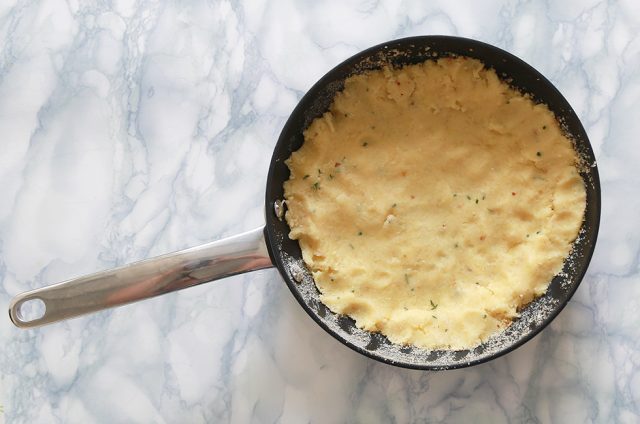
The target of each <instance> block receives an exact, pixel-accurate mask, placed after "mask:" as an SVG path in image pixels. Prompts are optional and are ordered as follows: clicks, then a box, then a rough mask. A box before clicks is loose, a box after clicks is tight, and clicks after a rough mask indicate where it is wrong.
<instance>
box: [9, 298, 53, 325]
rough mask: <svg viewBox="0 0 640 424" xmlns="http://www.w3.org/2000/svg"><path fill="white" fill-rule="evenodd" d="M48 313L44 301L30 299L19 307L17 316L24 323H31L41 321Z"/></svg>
mask: <svg viewBox="0 0 640 424" xmlns="http://www.w3.org/2000/svg"><path fill="white" fill-rule="evenodd" d="M46 311H47V307H46V305H45V304H44V302H43V301H42V299H37V298H36V299H28V300H25V301H24V302H22V303H21V304H20V305H18V309H17V311H16V312H17V316H18V318H19V319H20V321H22V322H30V321H35V320H37V319H40V318H42V317H43V316H44V313H45V312H46Z"/></svg>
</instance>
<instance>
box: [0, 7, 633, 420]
mask: <svg viewBox="0 0 640 424" xmlns="http://www.w3.org/2000/svg"><path fill="white" fill-rule="evenodd" d="M419 34H455V35H460V36H465V37H472V38H476V39H479V40H482V41H485V42H489V43H491V44H494V45H497V46H498V47H501V48H504V49H506V50H508V51H510V52H512V53H514V54H516V55H518V56H520V57H521V58H522V59H524V60H525V61H527V62H528V63H530V64H532V65H533V66H534V67H536V68H537V69H538V70H540V71H541V72H542V73H543V74H545V75H546V76H547V77H548V78H549V79H550V80H551V81H552V82H553V83H554V84H556V85H557V87H558V88H559V89H560V90H561V91H562V93H563V94H564V95H565V96H566V97H567V99H568V100H569V102H570V103H571V104H572V105H573V107H574V108H575V110H576V111H577V113H578V114H579V116H580V118H581V119H582V121H583V124H584V125H585V127H586V129H587V132H588V134H589V136H590V138H591V141H592V144H593V147H594V150H595V153H596V156H597V158H598V164H599V168H600V176H601V181H602V194H603V215H602V226H601V233H600V238H599V242H598V246H597V248H596V252H595V256H594V258H593V261H592V265H591V267H590V270H589V272H588V274H587V276H586V277H585V279H584V281H583V283H582V286H581V287H580V289H579V290H578V292H577V294H576V295H575V297H574V298H573V300H572V301H571V302H570V304H569V305H568V307H567V308H566V309H565V310H564V311H563V312H562V313H561V315H560V316H559V317H558V318H557V319H556V320H555V321H554V322H553V323H552V324H551V325H550V327H548V329H546V330H545V331H544V332H543V333H541V334H540V335H539V336H537V337H536V338H535V339H534V340H533V341H531V342H529V343H528V344H527V345H525V346H524V347H522V348H520V349H518V350H516V351H515V352H513V353H511V354H509V355H507V356H505V357H502V358H500V359H497V360H495V361H493V362H490V363H487V364H484V365H480V366H476V367H473V368H469V369H463V370H457V371H448V372H440V373H430V372H420V371H409V370H403V369H399V368H394V367H390V366H387V365H384V364H380V363H377V362H375V361H372V360H369V359H367V358H364V357H362V356H360V355H358V354H356V353H354V352H352V351H350V350H349V349H348V348H346V347H344V346H342V345H341V344H339V343H338V342H337V341H335V340H334V339H333V338H331V337H330V336H328V335H327V334H325V333H324V332H323V330H321V329H320V328H319V327H318V326H317V325H316V324H314V322H313V321H312V320H311V319H310V318H309V317H308V316H307V315H306V314H305V313H304V311H302V309H301V308H300V307H299V306H298V304H297V303H296V302H295V300H294V299H293V297H292V296H291V294H290V293H289V291H288V289H287V288H286V286H285V285H284V284H283V282H282V280H281V279H280V277H279V276H278V274H277V272H276V271H275V270H266V271H259V272H256V273H253V274H248V275H243V276H236V277H232V278H229V279H226V280H224V281H219V282H215V283H212V284H208V285H203V286H200V287H196V288H192V289H189V290H186V291H183V292H180V293H178V294H172V295H167V296H164V297H161V298H156V299H153V300H149V301H145V302H142V303H138V304H134V305H129V306H126V307H122V308H119V309H116V310H113V311H109V312H104V313H100V314H97V315H93V316H88V317H84V318H79V319H74V320H70V321H67V322H64V323H61V324H56V325H52V326H49V327H46V328H41V329H37V330H29V331H24V330H18V329H16V328H15V327H13V326H12V325H11V324H10V322H9V320H8V318H5V319H2V320H0V340H1V341H2V343H1V344H0V405H2V408H1V409H0V423H1V422H3V421H4V422H7V423H9V422H10V423H58V422H59V423H62V422H64V423H93V422H96V423H103V422H104V423H119V422H122V423H175V422H185V423H199V422H226V421H231V422H238V423H244V422H285V423H299V422H314V423H325V422H326V423H338V422H363V423H376V422H380V423H388V422H398V423H403V422H447V423H451V422H474V421H475V422H488V423H508V422H513V423H518V422H544V423H546V422H558V423H567V422H597V423H610V422H621V423H636V422H640V330H639V329H638V328H639V325H638V323H640V269H639V259H638V257H639V256H638V255H639V252H640V220H639V219H638V216H639V212H640V195H639V193H638V187H639V184H640V166H639V165H638V164H640V144H639V143H638V141H637V139H638V134H640V119H638V112H639V111H640V108H639V107H640V104H639V103H640V71H639V70H640V37H639V35H638V34H640V6H639V5H638V3H637V2H633V1H631V0H627V1H620V2H613V1H610V2H607V1H593V0H589V1H563V2H542V1H527V2H525V1H520V2H509V1H506V0H490V1H483V2H471V1H461V0H450V1H440V2H423V1H385V2H382V1H378V2H374V1H359V2H343V1H327V2H312V1H306V2H296V1H293V0H274V1H266V0H257V1H249V0H240V1H233V2H227V1H203V0H189V1H164V0H113V1H108V2H107V1H98V0H95V1H80V0H66V1H63V0H42V1H33V0H31V1H25V0H3V1H2V2H0V137H1V140H0V199H1V201H0V309H4V310H6V307H7V306H8V303H9V300H10V298H11V297H12V296H13V295H15V294H17V293H19V292H22V291H25V290H28V289H31V288H35V287H41V286H43V285H45V284H49V283H51V282H57V281H60V280H64V279H67V278H70V277H74V276H78V275H81V274H85V273H89V272H93V271H97V270H101V269H106V268H109V267H113V266H116V265H120V264H124V263H127V262H131V261H134V260H137V259H141V258H145V257H150V256H153V255H157V254H161V253H165V252H169V251H173V250H177V249H180V248H184V247H188V246H194V245H197V244H201V243H204V242H207V241H210V240H214V239H218V238H221V237H224V236H228V235H232V234H236V233H239V232H242V231H244V230H249V229H251V228H254V227H257V226H259V225H260V224H261V223H262V219H263V218H262V215H263V213H264V211H263V204H262V202H263V190H264V186H265V179H266V173H267V167H268V164H269V159H270V156H271V149H272V147H273V146H274V143H275V141H276V139H277V136H278V134H279V132H280V129H281V128H282V125H283V124H284V122H285V120H286V118H287V116H288V114H289V113H290V112H291V110H292V109H293V107H294V106H295V104H296V102H297V101H298V99H299V98H300V97H301V96H302V95H303V94H304V92H305V90H307V89H308V88H309V87H310V86H311V85H312V84H313V83H314V82H315V81H316V80H317V79H318V78H319V77H321V76H322V75H323V74H324V73H325V72H326V71H327V70H328V69H330V68H331V67H333V66H334V65H336V64H337V63H339V62H340V61H341V60H343V59H345V58H347V57H348V56H350V55H352V54H354V53H356V52H358V51H360V50H362V49H364V48H366V47H369V46H371V45H374V44H377V43H379V42H383V41H386V40H390V39H393V38H399V37H403V36H409V35H419Z"/></svg>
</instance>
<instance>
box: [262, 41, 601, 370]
mask: <svg viewBox="0 0 640 424" xmlns="http://www.w3.org/2000/svg"><path fill="white" fill-rule="evenodd" d="M447 41H452V42H459V43H464V44H466V45H467V46H468V48H470V49H473V48H476V47H478V48H483V49H488V50H492V51H494V52H495V53H497V54H498V55H500V56H501V57H503V58H504V60H505V61H507V60H508V61H510V62H516V63H517V64H518V65H520V66H525V67H526V68H528V70H529V71H530V72H531V73H532V74H533V75H535V76H536V78H538V79H539V80H540V82H541V83H542V84H544V85H545V86H546V87H547V88H548V89H549V90H550V91H552V92H553V94H554V96H556V97H557V98H558V99H560V100H561V101H562V102H563V103H564V104H565V105H566V106H567V108H568V110H567V113H568V114H570V115H573V116H575V118H576V122H577V125H578V127H577V129H578V130H579V131H578V132H581V134H582V135H583V136H584V137H582V140H581V141H582V145H581V148H582V149H583V150H584V152H582V153H581V155H582V156H587V157H588V159H589V160H591V161H592V163H593V166H592V167H591V168H590V170H589V175H590V184H591V185H592V187H593V191H594V194H595V197H592V198H591V202H590V203H587V206H586V208H585V218H584V222H583V224H582V226H581V229H583V228H584V227H585V225H586V216H587V212H588V211H590V215H591V216H592V218H591V220H590V222H589V232H590V234H592V236H591V237H590V238H589V240H588V241H589V243H588V246H586V248H585V249H584V250H583V251H582V258H583V261H582V263H583V264H584V266H581V267H580V268H579V270H578V272H576V273H575V283H574V284H572V286H571V287H570V288H569V289H568V290H567V292H566V295H565V297H566V299H565V300H563V301H561V302H559V304H558V305H556V306H554V307H553V309H552V310H551V311H550V312H549V313H548V314H547V316H546V317H545V318H544V319H543V320H541V321H540V323H539V325H537V326H536V327H535V328H534V329H531V330H530V331H529V332H528V333H527V334H525V335H523V336H522V337H521V338H519V339H518V340H517V341H515V342H514V343H511V344H509V345H507V346H506V347H504V348H502V349H499V350H497V351H496V352H493V353H490V354H487V355H484V356H481V357H478V358H476V359H471V360H469V361H458V362H456V363H452V364H447V365H434V364H425V363H411V362H402V361H395V360H393V359H390V358H388V357H386V356H384V355H381V354H378V353H377V351H371V350H367V349H365V348H363V347H361V346H358V345H356V344H354V343H353V342H351V341H350V340H348V339H346V338H344V337H342V336H341V335H340V334H339V333H337V332H336V331H335V330H333V329H332V328H330V327H329V326H328V325H327V323H325V322H324V321H323V320H322V318H321V317H320V316H319V315H318V313H317V312H316V311H314V310H312V309H311V307H310V306H309V305H308V304H307V303H306V301H305V300H304V298H303V296H302V294H301V293H300V291H299V290H298V289H297V286H296V285H297V283H296V282H295V281H292V280H291V278H289V277H288V275H287V273H286V272H285V267H286V265H285V263H284V262H283V260H282V257H281V255H279V254H278V253H277V252H276V251H277V250H278V245H277V243H276V242H275V240H276V239H277V237H278V235H277V234H276V231H275V229H274V226H273V225H271V224H270V223H271V222H273V219H275V218H274V217H272V216H270V214H272V212H271V210H272V201H273V199H271V198H270V197H269V184H273V181H274V169H275V167H276V165H277V163H278V162H280V161H281V159H280V158H277V157H276V152H277V151H278V150H279V149H278V147H279V146H280V145H281V144H282V143H284V142H285V140H283V136H284V134H285V133H287V128H288V127H289V126H290V125H291V120H292V118H293V117H294V116H297V115H299V114H300V113H301V112H303V109H305V107H304V104H305V101H306V100H308V98H309V96H311V93H315V92H317V91H318V89H319V87H323V86H325V85H326V84H327V81H329V80H330V78H331V77H332V76H333V75H334V74H335V73H336V72H337V71H338V70H339V69H342V68H344V67H351V68H352V69H353V65H354V64H356V63H359V62H360V61H362V60H363V59H365V58H367V57H370V56H372V55H373V54H375V53H377V52H379V51H382V50H385V49H393V47H394V46H395V45H401V46H404V45H406V44H409V43H412V42H416V43H422V42H447ZM280 165H281V164H280ZM265 200H266V202H265V213H266V215H267V216H266V225H265V230H264V232H265V240H266V241H267V243H266V244H267V247H268V250H269V254H270V256H271V259H272V261H273V263H274V264H275V266H276V267H277V268H278V271H279V273H280V275H281V277H282V279H283V280H284V281H285V283H286V284H287V286H288V287H289V289H290V291H291V292H292V294H293V295H294V297H295V298H296V300H297V301H298V303H299V304H300V305H301V306H302V308H303V309H304V310H305V311H306V313H307V314H308V315H309V316H310V317H311V318H312V319H313V320H314V321H315V322H316V323H317V324H318V325H319V326H320V327H321V328H322V329H324V330H325V331H326V332H327V333H329V334H330V335H331V336H332V337H333V338H335V339H336V340H338V341H339V342H340V343H342V344H344V345H346V346H347V347H349V348H350V349H352V350H354V351H356V352H358V353H360V354H362V355H364V356H367V357H369V358H371V359H374V360H376V361H380V362H383V363H386V364H388V365H394V366H398V367H402V368H407V369H416V370H430V371H439V370H453V369H459V368H466V367H469V366H474V365H478V364H482V363H485V362H488V361H491V360H494V359H497V358H499V357H501V356H503V355H506V354H508V353H510V352H512V351H514V350H515V349H517V348H519V347H521V346H523V345H524V344H526V343H527V342H529V341H530V340H532V339H533V338H534V337H535V336H537V335H538V334H540V333H541V332H542V330H544V329H545V328H546V327H547V326H548V325H549V324H550V323H551V322H552V321H553V320H554V319H555V318H556V317H557V316H558V315H559V314H560V312H562V310H563V309H564V308H565V307H566V305H567V304H568V303H569V301H570V300H571V298H572V297H573V295H574V294H575V292H576V291H577V289H578V287H579V286H580V284H581V283H582V281H583V279H584V277H585V275H586V273H587V270H588V268H589V264H590V262H591V259H592V256H593V253H594V251H595V246H596V242H597V238H598V233H599V227H600V219H601V208H602V206H601V187H600V178H599V173H598V167H597V163H596V159H595V155H594V152H593V148H592V146H591V142H590V140H589V138H588V135H587V133H586V130H585V129H584V126H583V125H582V122H581V121H580V119H579V118H578V116H577V114H576V113H575V110H574V109H573V107H572V106H571V105H570V103H569V102H568V100H567V99H566V98H565V97H564V96H563V95H562V93H560V91H559V90H558V89H557V88H556V87H555V85H554V84H553V83H551V81H549V80H548V79H547V78H546V77H545V76H544V75H542V74H541V73H540V72H539V71H537V70H536V69H535V68H534V67H532V66H531V65H529V64H528V63H526V62H525V61H523V60H522V59H520V58H518V57H517V56H515V55H513V54H511V53H509V52H507V51H505V50H502V49H500V48H499V47H496V46H493V45H491V44H488V43H484V42H482V41H478V40H475V39H470V38H464V37H457V36H448V35H423V36H414V37H405V38H399V39H394V40H390V41H387V42H384V43H379V44H376V45H374V46H372V47H369V48H367V49H365V50H362V51H360V52H358V53H356V54H355V55H352V56H350V57H349V58H347V59H345V60H343V61H341V62H340V63H339V64H337V65H336V66H334V67H333V68H331V69H330V70H329V71H327V72H326V73H325V74H324V75H323V76H322V77H321V78H320V79H319V80H318V81H316V82H315V83H314V84H313V85H312V86H311V87H310V88H309V90H308V91H307V92H306V93H305V95H304V96H303V97H302V98H301V99H300V100H299V102H298V104H297V105H296V107H295V108H294V110H293V111H292V112H291V114H290V116H289V118H288V120H287V122H286V123H285V125H284V126H283V128H282V131H281V133H280V136H279V138H278V141H277V144H276V146H275V147H274V154H273V157H272V159H271V162H270V167H269V172H268V175H267V190H266V199H265ZM545 295H546V293H545ZM545 295H543V296H545ZM330 313H332V314H333V312H330ZM335 315H337V314H335ZM372 334H373V333H372ZM447 352H456V351H447Z"/></svg>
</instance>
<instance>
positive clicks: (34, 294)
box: [9, 228, 273, 328]
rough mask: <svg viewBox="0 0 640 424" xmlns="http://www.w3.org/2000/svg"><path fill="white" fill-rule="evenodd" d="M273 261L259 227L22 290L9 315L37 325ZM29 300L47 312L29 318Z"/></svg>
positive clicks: (21, 322)
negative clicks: (25, 307) (26, 313)
mask: <svg viewBox="0 0 640 424" xmlns="http://www.w3.org/2000/svg"><path fill="white" fill-rule="evenodd" d="M272 266H273V264H272V263H271V259H270V258H269V253H268V252H267V247H266V245H265V240H264V228H257V229H255V230H253V231H248V232H246V233H243V234H240V235H237V236H234V237H229V238H226V239H222V240H218V241H214V242H212V243H208V244H205V245H202V246H198V247H193V248H191V249H187V250H182V251H179V252H175V253H169V254H167V255H163V256H158V257H156V258H151V259H146V260H143V261H140V262H135V263H132V264H129V265H125V266H123V267H120V268H115V269H110V270H107V271H103V272H98V273H96V274H91V275H87V276H84V277H80V278H74V279H72V280H68V281H65V282H62V283H59V284H54V285H52V286H48V287H43V288H41V289H36V290H32V291H29V292H25V293H22V294H19V295H18V296H16V297H14V298H13V300H12V301H11V304H10V306H9V317H10V318H11V321H12V322H13V323H14V324H15V325H16V326H18V327H21V328H29V327H37V326H39V325H44V324H50V323H52V322H56V321H60V320H63V319H67V318H71V317H75V316H78V315H83V314H88V313H91V312H97V311H101V310H103V309H108V308H113V307H115V306H120V305H124V304H127V303H131V302H136V301H138V300H143V299H148V298H150V297H154V296H159V295H161V294H165V293H170V292H173V291H176V290H182V289H184V288H187V287H192V286H196V285H198V284H202V283H206V282H208V281H212V280H217V279H220V278H224V277H228V276H231V275H234V274H239V273H243V272H248V271H254V270H257V269H263V268H269V267H272ZM29 301H41V302H43V303H44V314H43V315H42V316H40V317H38V318H36V319H32V320H28V319H27V318H26V317H25V316H24V314H22V313H21V311H20V309H21V307H22V306H23V305H25V303H26V302H29Z"/></svg>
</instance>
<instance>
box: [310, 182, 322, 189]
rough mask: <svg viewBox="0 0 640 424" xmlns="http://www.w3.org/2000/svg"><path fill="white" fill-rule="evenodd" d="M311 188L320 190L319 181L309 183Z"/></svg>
mask: <svg viewBox="0 0 640 424" xmlns="http://www.w3.org/2000/svg"><path fill="white" fill-rule="evenodd" d="M311 188H312V189H313V190H316V191H317V190H320V183H319V182H317V181H316V182H315V183H313V184H311Z"/></svg>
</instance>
